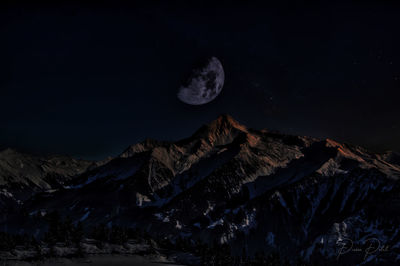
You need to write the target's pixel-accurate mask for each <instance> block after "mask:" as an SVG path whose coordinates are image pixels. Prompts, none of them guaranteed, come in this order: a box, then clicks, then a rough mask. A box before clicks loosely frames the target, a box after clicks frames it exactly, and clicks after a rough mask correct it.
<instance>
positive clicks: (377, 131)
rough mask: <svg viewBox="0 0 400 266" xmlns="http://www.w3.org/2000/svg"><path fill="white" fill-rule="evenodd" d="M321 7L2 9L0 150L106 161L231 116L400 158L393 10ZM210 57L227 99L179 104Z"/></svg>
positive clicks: (398, 39)
mask: <svg viewBox="0 0 400 266" xmlns="http://www.w3.org/2000/svg"><path fill="white" fill-rule="evenodd" d="M187 2H189V1H187ZM324 2H325V3H319V2H316V1H313V2H312V3H309V4H303V3H301V2H299V1H297V2H283V3H282V4H279V5H270V6H261V4H258V3H256V2H252V3H248V2H246V1H243V2H235V3H229V2H224V3H221V4H218V5H217V4H215V3H214V4H211V3H210V4H208V3H203V4H201V3H198V4H193V3H192V4H188V3H186V4H185V3H181V2H169V3H168V4H167V3H165V4H161V3H160V4H156V3H151V4H140V5H133V4H131V5H126V4H122V3H121V4H116V3H115V4H113V5H107V4H97V5H89V4H84V5H83V4H80V5H79V4H58V5H55V4H53V5H46V4H43V3H42V4H37V5H32V4H22V3H20V4H14V5H11V6H10V5H8V6H6V5H3V6H1V7H0V100H1V104H0V113H1V122H0V148H6V147H12V148H16V149H19V150H23V151H27V152H32V153H40V154H48V153H51V154H54V153H56V154H60V153H61V154H69V155H73V156H77V157H80V158H86V159H102V158H105V157H107V156H109V155H111V156H115V155H117V154H119V153H120V152H122V151H123V150H124V149H125V148H126V147H127V146H128V145H130V144H134V143H136V142H139V141H141V140H143V139H145V138H155V139H160V140H176V139H180V138H183V137H187V136H189V135H190V134H192V133H193V132H194V131H195V130H196V129H197V128H198V127H200V126H201V125H202V124H204V123H207V122H209V121H211V120H213V119H215V118H216V117H217V116H218V115H219V114H221V113H229V114H231V115H232V116H233V117H234V118H235V119H237V120H238V121H239V122H241V123H243V124H246V125H247V126H249V127H253V128H267V129H271V130H278V131H281V132H283V133H289V134H296V135H309V136H314V137H319V138H327V137H329V138H333V139H337V140H339V141H344V142H349V143H353V144H357V145H362V146H364V147H367V148H369V149H372V150H373V151H383V150H389V149H390V150H397V151H400V138H399V136H400V122H399V115H400V104H399V96H400V30H399V26H400V23H399V22H400V17H399V14H400V5H399V4H396V3H395V2H394V1H393V2H385V1H367V2H365V1H346V2H343V3H336V4H332V3H327V2H328V1H324ZM382 2H385V3H382ZM208 56H216V57H218V58H219V59H220V60H221V62H222V64H223V66H224V69H225V85H224V88H223V90H222V93H221V94H220V95H219V96H218V97H217V99H216V100H214V101H213V102H211V103H209V104H206V105H202V106H189V105H186V104H184V103H182V102H180V101H179V100H178V99H177V97H176V93H177V91H178V89H179V87H180V85H181V83H182V81H183V79H184V78H185V76H186V75H187V74H188V72H190V70H191V68H192V66H193V64H194V63H195V62H196V61H198V60H200V59H202V58H204V57H208Z"/></svg>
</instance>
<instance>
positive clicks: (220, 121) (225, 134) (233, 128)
mask: <svg viewBox="0 0 400 266" xmlns="http://www.w3.org/2000/svg"><path fill="white" fill-rule="evenodd" d="M247 132H248V131H247V128H246V126H244V125H241V124H240V123H239V122H237V121H236V120H235V119H234V118H233V117H232V116H230V115H228V114H222V115H220V116H218V118H217V119H215V120H214V121H212V122H211V123H209V124H207V125H205V126H203V127H202V128H200V129H199V130H198V131H197V132H196V133H195V136H198V137H202V138H204V139H206V140H208V142H210V143H211V144H215V145H224V144H227V143H230V142H232V140H233V139H234V138H235V137H236V136H237V135H238V134H240V133H247Z"/></svg>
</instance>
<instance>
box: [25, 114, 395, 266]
mask: <svg viewBox="0 0 400 266" xmlns="http://www.w3.org/2000/svg"><path fill="white" fill-rule="evenodd" d="M399 176H400V166H399V160H398V156H397V154H395V153H392V152H390V153H385V154H374V153H371V152H368V151H367V150H365V149H363V148H360V147H356V146H351V145H348V144H342V143H338V142H335V141H333V140H330V139H325V140H318V139H314V138H309V137H301V136H289V135H284V134H280V133H276V132H270V131H267V130H252V129H248V128H247V127H245V126H243V125H241V124H239V123H238V122H237V121H235V120H234V119H233V118H232V117H230V116H228V115H223V116H220V117H219V118H218V119H216V120H215V121H213V122H211V123H210V124H208V125H205V126H203V127H201V128H200V129H199V130H198V131H196V132H195V133H194V134H193V135H192V136H191V137H189V138H187V139H183V140H181V141H177V142H159V141H155V140H149V139H148V140H145V141H144V142H142V143H139V144H136V145H133V146H131V147H129V148H128V149H126V150H125V151H124V152H123V153H122V154H121V155H120V156H119V157H117V158H114V159H113V160H111V161H109V162H108V163H106V164H104V165H102V166H99V167H96V168H93V169H90V170H88V171H86V172H85V173H83V174H82V175H80V176H79V177H78V178H75V179H73V180H71V181H69V182H66V183H65V184H64V189H60V190H59V191H56V192H55V193H41V194H38V195H37V196H36V197H35V198H33V199H32V200H29V201H27V202H26V203H25V207H26V208H27V209H28V210H29V211H30V212H31V213H37V212H47V211H50V210H54V209H57V210H60V211H61V212H62V213H63V214H64V215H68V216H70V217H72V218H73V219H74V220H75V221H81V222H83V223H86V224H96V223H104V224H107V225H109V226H111V225H116V224H118V225H124V226H131V227H139V228H142V229H144V230H148V231H149V232H150V233H152V234H154V235H157V236H158V237H159V236H161V237H167V238H169V239H171V240H175V239H176V238H177V237H183V238H190V239H191V240H193V241H195V240H199V241H204V242H208V243H212V242H215V241H216V242H219V243H228V244H229V245H230V246H231V248H232V251H233V252H234V253H235V254H241V253H242V252H243V249H244V250H245V251H246V252H247V253H248V254H249V255H253V254H255V253H256V252H258V251H263V252H267V253H268V252H273V251H274V252H278V253H280V254H281V255H283V256H286V257H289V258H291V259H293V261H294V260H295V259H296V256H298V257H301V258H302V259H305V260H306V261H309V262H315V263H321V261H324V262H325V261H327V260H330V261H331V263H332V264H335V263H336V264H337V262H338V260H339V261H340V262H341V263H350V264H354V263H359V264H361V263H367V262H369V263H380V264H382V263H388V264H389V265H390V263H393V262H396V261H400V234H399V229H400V228H399V217H400V215H399V214H400V213H399V212H400V211H399V210H400V208H399V207H400V201H399V191H400V190H399V181H398V179H399ZM371 239H372V240H371ZM350 244H352V245H351V246H350ZM377 245H379V247H378V246H377ZM352 248H353V249H354V250H353V249H352ZM368 248H369V249H368ZM375 249H376V250H375Z"/></svg>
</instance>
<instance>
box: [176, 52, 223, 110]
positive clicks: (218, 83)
mask: <svg viewBox="0 0 400 266" xmlns="http://www.w3.org/2000/svg"><path fill="white" fill-rule="evenodd" d="M224 81H225V73H224V69H223V67H222V64H221V62H220V61H219V60H218V58H216V57H211V58H209V59H208V60H207V63H206V64H204V65H202V66H201V67H199V68H197V69H194V70H193V71H192V74H191V75H190V77H189V78H188V79H187V82H186V83H185V84H183V86H181V87H180V88H179V92H178V94H177V96H178V98H179V99H180V100H181V101H182V102H184V103H187V104H191V105H202V104H206V103H209V102H211V101H212V100H214V99H215V98H216V97H217V96H218V94H220V92H221V90H222V87H223V86H224Z"/></svg>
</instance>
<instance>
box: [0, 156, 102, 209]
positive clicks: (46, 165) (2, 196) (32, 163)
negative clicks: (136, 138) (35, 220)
mask: <svg viewBox="0 0 400 266" xmlns="http://www.w3.org/2000/svg"><path fill="white" fill-rule="evenodd" d="M96 166H97V164H96V163H94V162H89V161H85V160H77V159H74V158H71V157H67V156H47V157H42V156H34V155H30V154H26V153H21V152H18V151H16V150H13V149H5V150H2V151H0V210H2V211H6V210H7V209H14V208H15V206H16V205H20V204H22V202H23V201H24V200H26V199H28V198H29V197H30V196H31V195H33V194H35V193H37V192H42V191H53V190H55V189H58V188H61V187H62V186H63V184H64V183H65V182H67V181H69V180H71V179H72V178H73V177H75V176H76V175H78V174H81V173H83V172H86V171H87V170H88V169H90V168H91V167H96Z"/></svg>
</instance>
